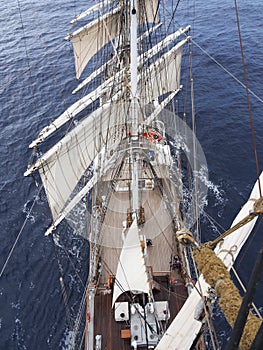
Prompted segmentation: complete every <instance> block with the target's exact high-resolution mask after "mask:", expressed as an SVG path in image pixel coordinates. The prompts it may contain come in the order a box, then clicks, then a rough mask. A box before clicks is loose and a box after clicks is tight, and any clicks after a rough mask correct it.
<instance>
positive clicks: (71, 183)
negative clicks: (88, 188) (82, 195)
mask: <svg viewBox="0 0 263 350" xmlns="http://www.w3.org/2000/svg"><path fill="white" fill-rule="evenodd" d="M128 108H129V103H127V104H125V103H118V102H116V103H114V102H112V101H111V102H109V103H106V104H105V105H103V106H101V107H100V108H98V109H97V110H96V111H94V112H93V113H92V114H90V115H89V116H88V117H86V118H85V119H84V120H83V121H82V122H81V123H79V124H78V125H77V126H76V127H75V128H74V129H73V130H72V131H70V132H69V133H68V134H67V135H66V136H65V137H64V138H62V139H61V140H60V142H58V143H57V144H56V145H54V146H53V147H52V148H51V149H50V150H49V151H48V152H47V153H45V154H44V155H43V156H42V157H41V158H39V159H38V160H37V162H36V163H35V164H34V165H33V166H32V167H31V168H29V169H28V171H27V172H26V173H25V175H29V174H30V173H32V172H33V171H35V170H37V169H38V170H39V173H40V176H41V179H42V182H43V184H44V188H45V191H46V194H47V198H48V202H49V206H50V209H51V213H52V216H53V219H54V220H56V219H57V217H58V215H59V214H60V212H61V210H62V209H63V207H64V206H65V204H66V202H67V200H68V199H69V197H70V195H71V193H72V192H73V191H74V189H75V186H76V185H77V183H78V182H79V180H80V178H81V177H82V176H83V175H84V173H85V171H86V170H87V168H88V167H89V165H90V164H91V162H92V161H93V159H94V158H95V157H96V155H97V154H98V153H99V152H100V151H101V149H102V148H103V147H104V146H105V144H111V138H112V139H113V137H111V136H112V135H113V134H114V142H115V143H117V142H118V140H120V138H121V135H122V130H121V128H122V127H123V125H124V124H125V122H126V118H127V114H128V112H127V109H128Z"/></svg>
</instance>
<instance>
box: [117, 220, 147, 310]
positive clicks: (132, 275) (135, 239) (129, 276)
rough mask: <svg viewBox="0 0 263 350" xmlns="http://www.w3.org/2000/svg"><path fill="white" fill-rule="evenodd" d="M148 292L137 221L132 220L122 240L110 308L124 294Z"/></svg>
mask: <svg viewBox="0 0 263 350" xmlns="http://www.w3.org/2000/svg"><path fill="white" fill-rule="evenodd" d="M127 291H131V292H134V293H138V292H139V293H147V294H149V292H150V286H149V282H148V277H147V271H146V266H145V260H144V257H143V253H142V246H141V242H140V238H139V230H138V224H137V220H134V221H133V223H132V225H131V227H130V228H129V229H128V232H127V235H126V237H125V239H124V243H123V247H122V251H121V255H120V259H119V264H118V268H117V273H116V277H115V283H114V289H113V297H112V306H113V305H114V303H115V301H116V300H117V299H118V297H119V296H120V295H121V294H123V293H124V292H127Z"/></svg>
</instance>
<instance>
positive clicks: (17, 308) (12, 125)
mask: <svg viewBox="0 0 263 350" xmlns="http://www.w3.org/2000/svg"><path fill="white" fill-rule="evenodd" d="M90 3H91V1H78V2H75V1H73V2H70V1H68V0H64V1H62V0H57V1H56V2H52V1H50V0H46V1H43V0H40V1H38V2H33V1H29V0H26V1H23V2H22V1H18V0H17V1H13V0H10V1H8V2H6V1H3V0H0V5H1V11H0V23H1V25H0V34H1V35H0V106H1V116H0V140H1V141H0V164H1V168H0V222H1V230H0V237H1V253H0V269H1V268H2V266H3V264H4V262H5V260H6V258H7V256H8V254H9V251H10V249H11V247H12V245H13V243H14V241H15V239H16V237H17V235H18V233H19V231H20V229H21V226H22V224H23V222H24V220H25V218H26V216H27V215H29V220H28V223H27V225H26V226H25V228H24V230H23V232H22V234H21V236H20V238H19V240H18V243H17V245H16V248H15V250H14V252H13V254H12V257H11V259H10V261H9V263H8V265H7V267H6V269H5V272H4V274H3V276H2V277H1V279H0V333H1V337H0V349H3V350H5V349H8V350H9V349H27V350H30V349H40V350H42V349H43V350H45V349H66V348H67V347H66V344H67V340H68V335H69V320H68V318H67V310H66V308H65V306H64V303H63V298H62V293H61V286H60V283H59V274H60V273H62V275H63V276H65V285H66V289H67V295H68V298H69V301H70V308H71V309H70V312H71V313H72V314H73V315H76V313H77V310H78V309H77V307H78V301H79V299H80V297H81V295H82V292H83V287H82V284H81V282H80V281H79V279H78V277H77V276H76V271H75V269H76V270H77V272H78V273H79V274H80V277H81V279H82V280H83V281H85V279H86V277H87V270H88V266H87V254H88V253H87V251H88V249H87V248H88V247H87V242H85V241H84V240H82V239H81V238H80V237H78V236H74V235H69V236H67V235H66V233H64V236H63V234H62V242H63V244H64V246H65V251H66V252H68V254H69V255H70V257H71V258H72V260H73V261H74V264H75V268H72V266H71V264H70V263H69V262H68V259H67V256H66V253H65V251H64V250H63V249H59V248H58V247H56V246H55V247H54V245H53V244H52V243H51V242H50V240H49V239H48V238H46V237H44V232H45V229H46V228H47V227H48V226H49V224H50V215H49V209H48V207H47V203H46V200H45V197H44V195H43V193H41V195H40V196H39V197H38V198H37V203H36V205H35V207H34V209H33V211H32V212H31V213H29V209H30V207H31V205H32V204H33V201H34V197H35V195H36V194H37V191H38V190H37V188H36V187H35V185H34V183H33V181H32V180H31V179H28V178H24V176H23V173H24V171H25V169H26V166H27V164H28V162H29V161H30V156H31V151H30V150H29V149H28V145H29V143H30V142H31V141H32V140H33V139H34V138H35V136H36V135H37V132H38V131H39V130H41V129H42V128H43V127H44V126H45V125H47V124H48V123H49V122H50V121H51V120H52V119H54V118H55V117H57V116H58V115H59V114H60V113H62V112H63V111H64V109H65V107H67V106H69V105H70V104H71V103H72V102H73V101H74V98H73V97H72V95H71V91H72V90H73V89H74V88H75V87H76V82H75V81H74V64H73V63H74V62H73V55H72V49H71V45H70V44H69V43H67V42H65V41H64V37H65V36H66V34H67V32H68V31H69V30H70V25H69V21H70V20H71V19H72V18H73V17H74V15H75V14H77V13H79V12H81V10H83V9H86V8H87V7H88V6H89V4H90ZM238 5H239V15H240V22H241V30H242V35H243V46H244V50H245V61H246V65H247V77H248V81H249V87H250V89H251V90H252V91H254V92H255V94H257V95H259V96H260V95H261V94H262V78H263V74H262V72H263V64H262V52H263V32H262V19H263V3H262V1H261V0H254V1H253V2H251V1H249V0H239V1H238ZM178 11H179V13H180V8H179V10H178ZM194 11H195V21H194V25H193V26H192V33H193V34H194V38H195V40H196V42H197V43H198V44H199V45H201V46H202V47H203V48H204V49H205V50H207V51H208V52H209V54H211V55H212V56H213V57H214V58H215V59H216V60H218V61H219V62H220V63H221V64H222V65H224V66H225V67H226V68H227V69H228V70H229V71H230V72H231V73H232V74H234V75H235V76H236V77H237V78H238V79H240V80H241V81H242V82H243V71H242V66H241V55H240V51H239V42H238V34H237V28H236V23H235V10H234V2H233V1H231V2H230V1H227V2H218V1H216V0H210V1H209V2H207V1H200V0H197V1H196V2H195V9H194ZM191 13H192V12H191ZM21 18H22V20H21ZM178 22H179V23H180V24H182V25H184V24H188V20H187V17H184V16H183V15H182V16H180V17H178ZM193 60H194V85H195V102H196V106H195V108H196V117H197V136H198V139H199V141H200V143H201V145H202V147H203V149H204V152H205V155H206V158H207V163H208V169H209V181H210V182H209V184H210V185H209V187H210V191H209V204H208V206H207V208H206V212H207V213H208V214H209V215H211V216H212V217H214V218H215V220H216V221H217V222H218V223H219V224H220V225H221V226H222V227H223V228H228V227H229V225H230V224H231V222H232V220H233V219H234V217H235V215H236V214H237V212H238V210H239V209H240V207H241V206H242V205H243V204H244V202H245V201H246V198H247V197H248V195H249V193H250V191H251V189H252V186H253V184H254V182H255V179H256V172H255V161H254V156H253V145H252V141H251V130H250V125H249V115H248V112H247V105H246V96H245V90H244V88H243V87H241V86H240V85H239V84H237V82H236V81H235V80H234V79H233V78H232V77H230V76H229V75H227V74H226V73H225V72H224V71H223V70H222V69H221V68H220V67H219V66H218V65H216V64H215V63H214V62H212V61H211V60H210V59H209V58H208V57H207V56H206V55H205V54H203V53H202V52H201V51H200V50H199V49H198V48H197V47H193ZM29 65H30V66H32V69H31V70H30V71H29V70H28V66H29ZM25 71H26V72H25ZM261 98H262V95H261ZM251 105H252V111H253V117H254V125H255V133H256V139H257V146H258V154H259V162H260V169H263V162H262V155H263V144H262V135H263V123H262V103H261V102H260V101H259V100H258V99H256V98H255V97H254V96H251ZM204 221H205V218H204ZM206 224H208V222H204V225H203V226H202V234H203V238H204V239H208V238H209V237H211V236H213V235H215V234H216V233H215V232H213V229H212V227H211V226H209V225H208V226H207V225H206ZM261 235H262V228H261V227H260V226H259V227H258V228H257V230H255V233H254V234H253V237H252V238H253V239H251V240H250V241H249V242H248V244H247V245H246V247H245V248H244V251H245V252H246V253H247V254H245V255H242V256H241V258H240V259H239V260H238V264H237V265H238V266H237V267H238V272H239V273H240V275H241V277H242V279H243V281H244V282H247V281H248V278H249V276H250V274H251V270H252V267H253V263H254V261H255V258H256V255H257V252H258V251H259V247H260V245H261V242H262V238H261ZM57 257H58V258H59V261H60V262H61V265H59V267H61V266H62V265H63V271H61V270H59V268H58V264H57ZM62 262H63V264H62ZM261 288H262V283H261V285H260V286H259V288H258V292H257V294H256V302H257V304H258V305H259V306H262V305H263V299H262V295H261V294H260V289H261ZM216 322H217V325H216V327H217V328H218V329H219V332H220V334H221V344H222V349H223V348H224V346H225V343H226V339H227V336H228V335H229V329H228V327H227V325H226V323H225V321H224V319H223V316H222V315H221V314H220V313H218V315H217V316H216Z"/></svg>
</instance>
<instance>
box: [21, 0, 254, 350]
mask: <svg viewBox="0 0 263 350" xmlns="http://www.w3.org/2000/svg"><path fill="white" fill-rule="evenodd" d="M175 11H176V9H174V8H172V7H171V12H170V13H169V12H167V11H166V9H165V2H164V3H162V1H158V0H145V1H136V0H133V1H127V0H122V1H103V2H101V3H96V4H95V5H94V6H92V7H91V8H90V9H88V10H87V11H85V12H83V13H82V14H81V15H79V16H78V17H76V18H75V19H74V20H73V21H72V23H73V24H76V25H77V23H78V22H79V21H82V20H83V19H87V24H86V25H85V26H83V27H80V28H79V29H77V30H75V31H74V32H73V33H72V34H70V35H69V36H68V39H69V40H71V42H72V44H73V48H74V56H75V64H76V76H77V78H78V79H79V78H80V76H81V75H82V73H83V71H84V70H85V71H86V69H92V71H91V70H89V71H88V72H89V75H88V77H87V78H86V79H84V80H83V81H82V82H81V83H80V85H79V86H78V87H77V88H76V89H75V90H74V93H76V92H77V91H79V90H80V91H84V94H83V95H84V96H83V97H82V98H80V99H79V100H78V101H77V102H75V103H74V104H73V105H72V106H70V107H69V108H68V109H67V110H66V111H65V112H64V113H63V114H62V115H61V116H59V117H58V118H57V119H56V120H55V121H53V122H52V123H51V124H50V125H49V126H47V127H46V128H44V129H43V130H42V131H41V132H40V134H39V136H38V138H37V139H36V140H35V141H33V142H32V144H31V145H30V147H32V148H37V147H38V146H39V144H41V143H42V142H43V141H45V140H46V139H47V138H48V137H49V136H50V135H51V134H53V133H54V132H58V129H60V128H61V127H62V126H63V125H64V124H66V123H69V124H70V125H71V127H72V124H73V125H74V126H75V127H74V128H70V130H69V131H68V132H67V133H66V135H65V136H63V137H62V138H61V139H60V141H59V142H58V143H56V144H55V145H54V146H53V147H52V148H51V149H50V150H49V151H47V152H46V153H45V154H44V155H42V156H41V157H40V158H39V159H38V160H37V161H36V163H35V164H34V165H31V166H29V168H28V170H27V172H26V175H29V174H32V173H33V172H35V171H36V170H38V171H39V174H40V177H41V179H42V182H43V185H44V188H45V191H46V195H47V199H48V202H49V206H50V210H51V213H52V218H53V224H52V226H51V227H50V229H49V230H48V231H47V235H49V234H51V235H52V234H53V232H54V230H55V229H56V227H57V226H58V225H59V223H60V222H61V221H62V220H64V219H65V218H66V217H67V215H69V213H70V212H71V211H72V210H73V209H74V208H75V207H76V206H77V205H79V203H81V201H82V199H83V198H88V199H87V200H86V203H87V217H88V219H89V230H88V232H87V235H88V238H89V241H90V269H89V282H88V285H87V290H86V294H85V298H86V308H87V311H86V328H85V347H86V349H89V350H91V349H97V350H99V349H132V348H133V349H137V348H140V349H154V348H155V349H159V350H161V349H190V348H198V349H201V348H205V344H204V340H203V337H202V331H203V329H204V327H203V325H204V324H205V323H206V321H205V320H206V319H207V318H206V317H205V316H206V314H207V313H208V312H209V308H208V307H207V306H204V305H203V303H205V304H206V305H207V304H209V300H210V299H211V300H212V299H213V295H212V294H213V293H209V292H210V289H209V286H208V285H207V284H206V283H205V282H204V280H203V279H202V278H201V279H200V280H199V283H198V287H195V288H194V282H193V277H192V271H191V265H192V262H193V260H192V255H191V254H192V250H191V249H190V248H189V247H197V249H199V247H198V244H199V243H200V242H199V238H198V218H199V210H200V206H201V205H202V204H201V203H198V201H200V202H201V201H202V191H201V188H200V187H198V184H197V180H196V177H195V176H192V183H191V184H189V183H188V185H189V187H190V189H192V191H190V190H189V189H188V190H187V189H186V187H185V183H184V179H183V175H182V174H183V173H184V174H186V171H185V170H184V169H183V166H182V153H184V154H185V156H184V158H186V160H187V161H188V163H189V164H190V166H191V172H192V174H195V173H197V172H198V171H199V170H200V169H201V168H202V167H203V168H202V169H203V170H204V169H205V165H206V164H205V159H204V155H203V153H202V150H201V148H200V146H199V144H198V142H197V140H196V139H195V136H194V134H193V133H192V132H191V131H190V129H189V128H188V126H187V124H186V123H185V122H184V121H183V120H182V119H180V118H179V117H178V116H177V110H176V104H175V102H174V99H175V97H176V96H177V95H178V94H180V92H181V90H182V86H181V61H182V54H183V49H184V47H186V49H187V47H188V46H189V43H190V39H191V38H190V36H189V31H190V26H186V27H181V28H178V29H176V30H173V26H172V23H173V21H174V16H175ZM189 57H190V58H189V62H190V66H191V52H189ZM86 67H87V68H86ZM189 72H190V79H189V84H190V87H191V88H190V90H192V79H191V69H190V70H189ZM192 97H193V96H192ZM168 107H169V108H168ZM192 112H193V116H194V108H192ZM84 113H85V117H84V118H82V117H81V118H79V116H83V115H84ZM78 118H79V119H78ZM75 120H77V123H72V121H75ZM193 123H194V122H193ZM75 124H76V125H75ZM182 151H183V152H182ZM197 160H198V161H197ZM188 191H189V192H188ZM253 191H254V192H253V194H252V197H253V198H259V193H258V190H257V188H255V189H254V190H253ZM190 192H191V193H190ZM90 193H91V197H89V196H88V195H89V194H90ZM189 193H190V194H189ZM185 196H186V197H187V200H188V202H187V203H186V200H185ZM250 205H251V203H249V206H250ZM246 209H247V210H248V209H250V208H248V207H247V208H246ZM89 213H90V215H89ZM243 216H245V214H244V215H243ZM243 216H242V215H241V217H240V218H239V220H241V219H242V218H243ZM252 219H253V218H251V227H252V225H253V222H254V221H253V220H252ZM241 226H242V225H241ZM191 227H195V231H196V235H195V237H193V236H192V234H191V233H190V231H189V229H190V228H191ZM241 229H242V227H241ZM247 235H248V234H247V232H246V233H243V235H242V233H240V234H239V239H240V237H241V241H242V239H243V241H242V242H240V244H239V247H240V248H238V249H237V250H236V251H235V253H231V259H230V258H229V256H228V254H226V253H223V252H225V251H226V249H227V248H228V247H229V246H231V244H233V241H231V239H225V240H224V242H223V244H221V246H220V248H216V249H217V254H218V255H219V256H220V254H221V256H220V258H221V259H222V260H223V261H224V263H225V265H227V268H228V269H230V268H231V266H232V265H233V259H232V257H233V256H234V257H235V256H236V255H237V254H238V252H239V250H240V249H241V246H242V244H243V243H244V242H245V240H246V238H247ZM200 290H202V293H201V292H200ZM78 325H79V322H78V320H77V322H76V327H78ZM76 329H77V330H78V328H76ZM73 338H74V337H73ZM72 341H73V343H74V339H73V340H72Z"/></svg>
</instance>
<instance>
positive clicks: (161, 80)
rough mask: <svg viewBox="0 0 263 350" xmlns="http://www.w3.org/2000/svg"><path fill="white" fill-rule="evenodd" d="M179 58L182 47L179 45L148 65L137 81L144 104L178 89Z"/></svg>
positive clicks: (180, 57)
mask: <svg viewBox="0 0 263 350" xmlns="http://www.w3.org/2000/svg"><path fill="white" fill-rule="evenodd" d="M181 59H182V47H179V48H178V49H176V50H174V51H170V52H169V55H167V56H166V57H162V58H161V59H160V60H158V61H157V62H155V63H153V64H152V65H151V66H150V67H149V70H148V71H146V74H144V75H143V76H142V78H141V81H140V83H139V87H140V96H141V100H142V101H143V102H144V103H145V104H147V103H149V102H152V101H153V100H157V98H158V97H159V96H161V95H163V94H165V93H167V92H170V91H174V90H177V89H179V87H180V75H181ZM145 75H146V76H145ZM157 81H158V84H157V83H156V82H157Z"/></svg>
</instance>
